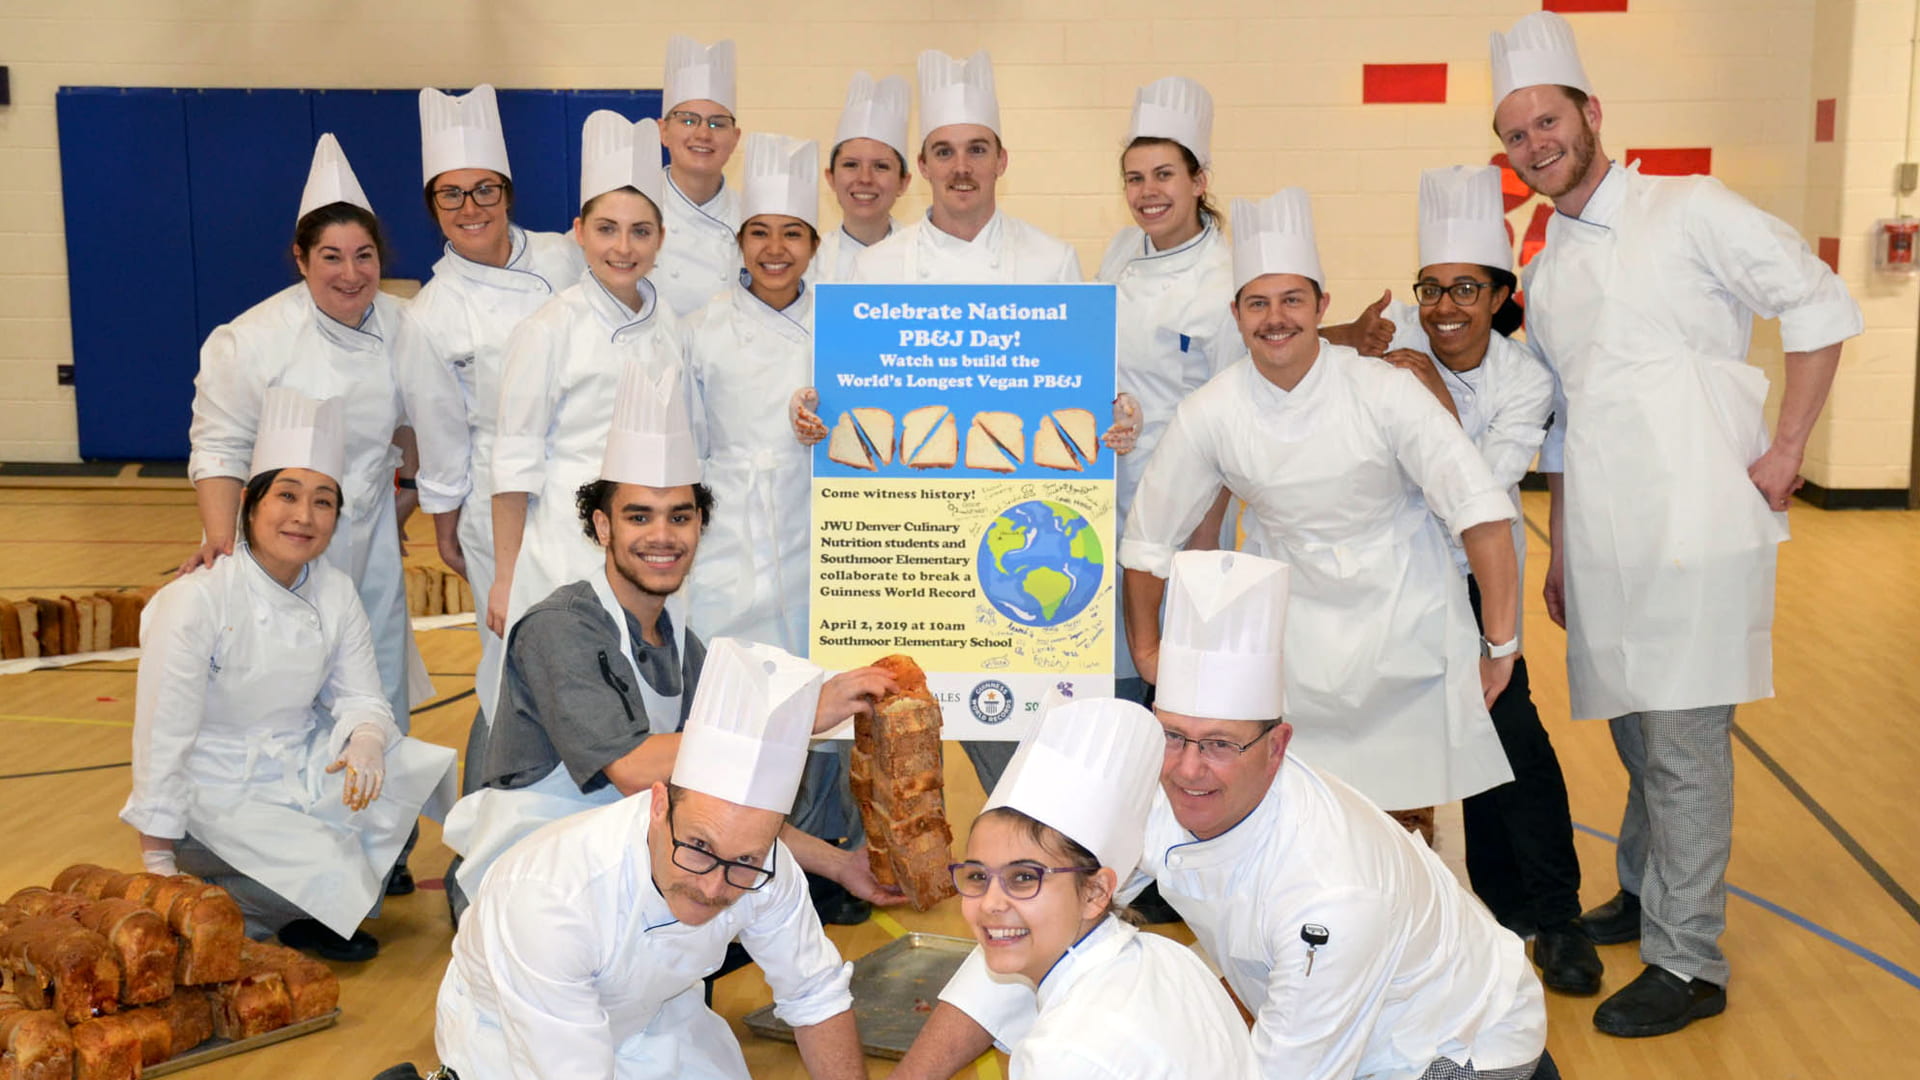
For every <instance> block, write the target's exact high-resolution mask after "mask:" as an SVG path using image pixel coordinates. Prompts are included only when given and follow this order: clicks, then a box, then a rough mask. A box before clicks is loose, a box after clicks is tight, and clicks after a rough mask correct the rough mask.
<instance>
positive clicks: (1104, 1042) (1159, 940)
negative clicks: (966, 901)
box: [976, 915, 1260, 1080]
mask: <svg viewBox="0 0 1920 1080" xmlns="http://www.w3.org/2000/svg"><path fill="white" fill-rule="evenodd" d="M976 951H977V950H976ZM1034 1005H1035V1006H1036V1007H1037V1010H1038V1013H1037V1015H1036V1016H1035V1017H1034V1018H1033V1022H1032V1027H1031V1029H1030V1030H1028V1031H1027V1032H1026V1034H1025V1036H1024V1037H1023V1038H1021V1039H1020V1041H1019V1042H1018V1043H1017V1044H1015V1045H1014V1046H1013V1049H1012V1051H1011V1054H1012V1059H1013V1060H1012V1062H1011V1064H1010V1068H1009V1070H1008V1075H1009V1076H1010V1077H1011V1080H1120V1078H1122V1077H1126V1078H1129V1080H1185V1078H1187V1077H1199V1076H1204V1077H1208V1078H1210V1080H1211V1078H1213V1077H1219V1078H1221V1080H1253V1078H1254V1077H1257V1076H1259V1075H1260V1074H1259V1068H1258V1066H1257V1065H1256V1064H1255V1062H1254V1058H1253V1043H1252V1041H1251V1040H1250V1039H1249V1038H1248V1037H1247V1025H1246V1023H1245V1022H1244V1021H1242V1020H1241V1019H1240V1013H1239V1011H1238V1010H1236V1009H1235V1008H1234V1007H1233V1000H1232V999H1231V998H1229V997H1228V996H1227V992H1226V991H1225V990H1223V989H1221V987H1220V980H1219V979H1216V978H1214V975H1213V972H1211V971H1209V970H1208V969H1207V965H1206V964H1205V963H1204V962H1203V961H1201V959H1200V958H1199V957H1197V956H1195V955H1194V954H1193V952H1192V951H1191V950H1189V949H1187V948H1185V947H1183V946H1181V945H1179V944H1176V943H1175V942H1173V941H1172V940H1170V939H1168V938H1164V937H1161V936H1159V935H1157V934H1143V933H1141V932H1140V931H1139V930H1136V929H1135V928H1133V927H1131V926H1128V925H1127V924H1126V923H1124V922H1121V921H1120V920H1119V919H1117V918H1114V917H1113V916H1111V915H1109V916H1107V918H1106V919H1104V920H1102V921H1101V923H1100V924H1099V925H1098V926H1095V927H1094V928H1093V929H1092V930H1089V931H1087V934H1086V936H1084V937H1082V938H1081V939H1080V940H1079V941H1077V942H1075V943H1074V945H1073V947H1072V948H1071V949H1068V950H1067V954H1066V955H1065V956H1062V957H1061V958H1060V960H1059V961H1058V962H1057V963H1055V964H1054V965H1053V967H1052V969H1051V970H1049V971H1048V972H1047V973H1046V975H1045V976H1043V977H1042V978H1041V980H1040V985H1039V988H1038V990H1037V993H1036V995H1035V999H1034Z"/></svg>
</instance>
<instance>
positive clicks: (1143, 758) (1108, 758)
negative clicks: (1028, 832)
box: [983, 698, 1166, 881]
mask: <svg viewBox="0 0 1920 1080" xmlns="http://www.w3.org/2000/svg"><path fill="white" fill-rule="evenodd" d="M1165 756H1166V737H1165V736H1164V735H1162V734H1161V728H1160V723H1159V721H1157V720H1155V719H1154V718H1153V714H1152V713H1150V712H1148V711H1147V710H1145V709H1143V708H1141V707H1140V706H1138V705H1136V704H1134V703H1133V702H1131V701H1120V700H1118V699H1115V698H1087V699H1083V700H1079V701H1068V702H1066V703H1064V704H1061V705H1058V706H1056V707H1054V708H1051V709H1048V710H1046V711H1045V712H1044V713H1042V714H1041V715H1040V717H1039V718H1038V719H1037V720H1036V721H1035V722H1034V726H1033V729H1032V730H1031V731H1029V732H1027V736H1026V738H1024V739H1021V740H1020V748H1019V749H1018V750H1015V751H1014V754H1013V760H1012V761H1010V762H1008V763H1007V771H1006V772H1005V773H1004V774H1003V775H1002V776H1001V777H1000V782H999V783H998V784H995V785H994V786H993V794H992V795H991V796H990V797H989V798H988V799H987V803H986V806H985V807H984V808H983V811H984V810H992V809H995V808H997V807H1002V806H1004V807H1007V808H1009V809H1013V810H1018V811H1020V812H1021V813H1023V814H1025V815H1027V816H1028V817H1030V818H1033V819H1034V820H1036V821H1039V822H1042V823H1044V824H1046V825H1050V826H1052V827H1053V828H1055V829H1058V830H1060V831H1061V832H1063V833H1065V834H1066V835H1067V837H1068V839H1071V840H1072V841H1073V842H1075V843H1077V844H1079V845H1080V846H1081V847H1083V848H1086V849H1087V850H1088V851H1091V852H1093V854H1094V856H1095V857H1096V858H1098V859H1099V860H1100V865H1101V866H1110V867H1112V868H1113V869H1114V872H1115V873H1117V874H1119V875H1120V880H1121V881H1125V880H1126V879H1127V876H1128V875H1129V874H1131V873H1133V869H1134V867H1136V866H1138V865H1139V863H1140V852H1141V849H1142V847H1143V846H1144V844H1145V837H1146V828H1147V809H1148V807H1150V806H1151V805H1152V804H1153V793H1154V790H1155V789H1156V788H1157V787H1158V781H1159V778H1160V764H1161V762H1162V761H1163V760H1164V759H1165Z"/></svg>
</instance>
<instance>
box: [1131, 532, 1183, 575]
mask: <svg viewBox="0 0 1920 1080" xmlns="http://www.w3.org/2000/svg"><path fill="white" fill-rule="evenodd" d="M1120 565H1121V566H1122V567H1124V568H1126V569H1128V570H1140V571H1144V572H1145V573H1149V574H1152V575H1153V576H1154V577H1157V578H1164V577H1169V576H1171V575H1172V574H1173V548H1171V547H1168V546H1167V545H1166V544H1159V543H1155V542H1153V541H1151V540H1139V539H1125V538H1123V539H1122V540H1121V541H1120Z"/></svg>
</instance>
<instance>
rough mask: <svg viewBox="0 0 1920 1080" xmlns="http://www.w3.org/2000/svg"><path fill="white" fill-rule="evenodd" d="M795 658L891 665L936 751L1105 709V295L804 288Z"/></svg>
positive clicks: (1110, 623)
mask: <svg viewBox="0 0 1920 1080" xmlns="http://www.w3.org/2000/svg"><path fill="white" fill-rule="evenodd" d="M814 327H815V332H814V358H813V363H814V386H815V387H816V388H817V389H818V391H819V394H820V407H819V412H820V418H821V420H822V421H824V422H825V423H826V425H827V430H828V436H827V438H826V439H825V440H823V441H822V442H821V443H820V444H819V445H818V446H817V447H815V449H814V459H813V523H814V535H813V579H812V587H813V593H812V597H811V603H810V605H809V606H810V609H811V612H812V616H811V617H812V627H811V630H812V654H811V655H812V659H813V661H814V662H815V663H817V664H819V665H821V666H822V667H825V668H828V669H829V670H840V669H845V668H850V667H859V666H861V665H864V664H870V663H872V662H873V661H875V660H877V659H879V658H880V657H882V656H885V655H888V654H890V653H906V654H907V655H909V656H912V657H913V658H914V659H915V660H916V661H918V662H919V664H920V666H921V667H922V668H923V669H925V670H926V672H927V682H928V687H929V689H931V690H932V691H933V693H934V695H935V696H936V697H938V698H939V699H940V702H941V705H942V708H943V710H944V715H945V728H944V732H943V734H944V736H945V737H946V738H948V739H1018V738H1019V737H1020V736H1021V734H1022V733H1024V732H1025V730H1026V728H1027V726H1028V725H1027V722H1026V721H1027V719H1030V718H1031V716H1032V715H1033V713H1034V711H1035V710H1036V709H1037V707H1038V705H1039V702H1040V699H1041V697H1042V696H1043V695H1044V694H1045V693H1046V692H1047V690H1048V689H1049V688H1050V687H1053V686H1055V685H1056V684H1062V683H1064V684H1067V686H1068V687H1069V688H1070V689H1071V691H1072V693H1073V694H1074V695H1075V696H1077V697H1099V696H1104V695H1108V694H1111V693H1112V692H1113V651H1114V640H1115V635H1116V633H1117V630H1118V627H1117V624H1116V623H1115V619H1116V618H1117V617H1118V612H1117V611H1116V608H1115V600H1114V598H1115V595H1116V585H1117V580H1118V575H1119V565H1118V563H1117V561H1116V559H1115V555H1116V552H1117V548H1118V542H1119V538H1118V537H1117V536H1116V535H1115V534H1114V483H1113V472H1114V469H1113V453H1112V452H1111V451H1110V450H1108V449H1107V448H1106V447H1105V446H1103V445H1101V443H1100V436H1101V435H1102V434H1103V433H1104V432H1105V431H1106V429H1107V426H1108V424H1109V422H1110V421H1111V419H1112V409H1113V406H1112V402H1113V397H1114V291H1113V287H1112V286H1111V285H1092V284H1089V285H835V284H827V285H822V286H820V290H819V294H818V297H817V299H816V300H815V305H814Z"/></svg>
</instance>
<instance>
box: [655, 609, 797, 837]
mask: <svg viewBox="0 0 1920 1080" xmlns="http://www.w3.org/2000/svg"><path fill="white" fill-rule="evenodd" d="M825 678H826V672H824V671H822V670H820V669H819V668H817V667H815V666H814V665H812V664H810V663H808V662H807V661H805V660H802V659H800V658H799V657H797V656H793V655H791V654H789V653H787V652H786V651H785V650H782V649H779V648H776V647H775V646H772V645H759V644H755V643H753V642H749V641H741V640H739V639H737V638H724V637H723V638H714V639H713V640H712V641H710V642H708V643H707V659H706V662H705V664H704V666H702V667H701V669H700V685H699V687H698V688H696V689H695V690H694V692H693V708H692V709H690V710H689V711H688V713H687V723H686V726H685V727H683V728H682V729H681V735H680V749H679V751H678V753H677V754H676V755H675V757H674V759H673V782H674V784H675V785H676V786H678V787H683V788H686V789H688V790H689V791H698V792H701V793H703V794H707V795H711V796H713V797H714V798H716V799H725V800H726V801H727V802H730V803H738V804H739V805H741V806H753V807H758V808H759V809H762V810H772V811H774V812H776V813H780V814H785V813H787V812H788V811H789V810H792V809H793V797H794V794H795V793H796V792H798V791H799V790H800V771H801V770H802V769H804V768H805V767H806V764H807V744H808V741H809V739H810V738H811V737H812V735H813V715H814V712H815V711H816V710H817V709H818V708H819V704H820V684H821V681H822V680H823V679H825Z"/></svg>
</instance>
